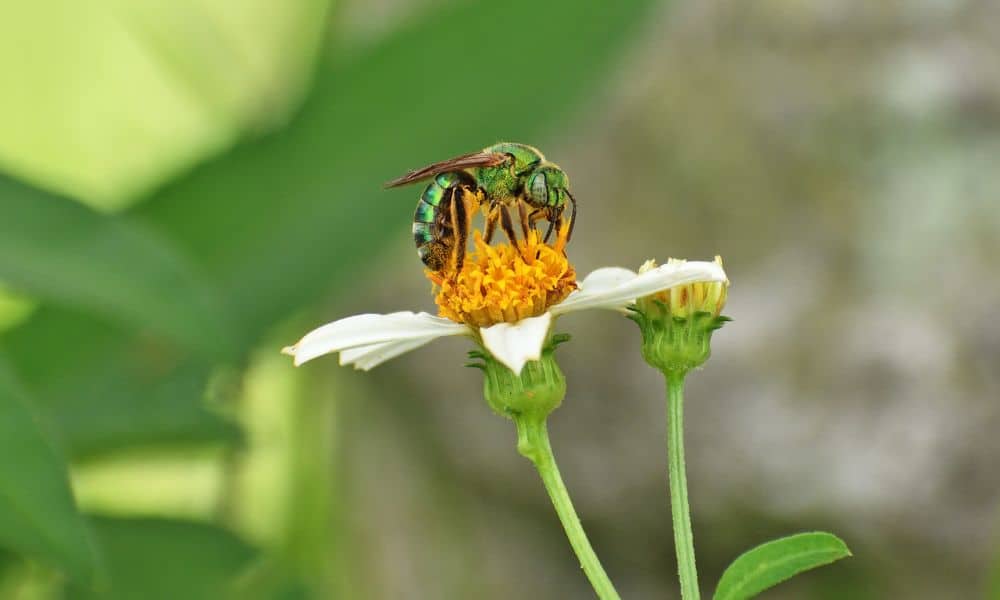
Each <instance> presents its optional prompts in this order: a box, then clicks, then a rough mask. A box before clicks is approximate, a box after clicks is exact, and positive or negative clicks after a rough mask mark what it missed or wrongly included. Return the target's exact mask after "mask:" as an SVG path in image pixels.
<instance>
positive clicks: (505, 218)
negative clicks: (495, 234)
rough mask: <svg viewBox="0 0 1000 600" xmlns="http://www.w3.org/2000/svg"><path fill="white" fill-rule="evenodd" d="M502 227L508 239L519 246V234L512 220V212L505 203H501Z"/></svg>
mask: <svg viewBox="0 0 1000 600" xmlns="http://www.w3.org/2000/svg"><path fill="white" fill-rule="evenodd" d="M500 227H501V228H502V229H503V232H504V233H505V234H507V239H508V240H510V244H511V246H514V247H517V234H515V233H514V223H513V222H512V221H511V220H510V213H509V212H507V207H506V206H503V205H500Z"/></svg>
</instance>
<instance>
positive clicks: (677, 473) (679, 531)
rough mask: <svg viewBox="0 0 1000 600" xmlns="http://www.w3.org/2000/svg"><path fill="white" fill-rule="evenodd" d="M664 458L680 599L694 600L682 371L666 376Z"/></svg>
mask: <svg viewBox="0 0 1000 600" xmlns="http://www.w3.org/2000/svg"><path fill="white" fill-rule="evenodd" d="M667 459H668V462H669V469H668V470H669V474H670V513H671V516H672V517H673V521H674V547H675V550H676V552H677V573H678V576H679V577H680V582H681V598H682V600H698V599H699V591H698V570H697V569H696V568H695V564H694V534H693V533H692V532H691V507H690V506H689V505H688V491H687V473H686V472H685V469H684V374H683V373H670V374H668V375H667Z"/></svg>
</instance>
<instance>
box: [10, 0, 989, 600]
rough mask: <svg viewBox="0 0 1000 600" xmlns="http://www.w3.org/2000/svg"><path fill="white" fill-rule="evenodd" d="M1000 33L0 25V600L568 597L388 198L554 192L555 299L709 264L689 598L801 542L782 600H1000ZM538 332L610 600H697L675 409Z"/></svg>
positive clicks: (723, 19)
mask: <svg viewBox="0 0 1000 600" xmlns="http://www.w3.org/2000/svg"><path fill="white" fill-rule="evenodd" d="M997 23H1000V5H998V4H997V3H995V2H989V1H988V0H981V1H976V0H914V1H910V2H875V3H872V2H862V1H855V0H851V1H847V2H838V3H828V2H818V1H810V2H792V1H787V0H763V1H760V2H753V3H746V2H736V1H727V0H715V1H708V2H687V1H683V0H673V1H669V2H660V1H655V0H619V1H618V2H614V3H610V2H605V1H604V0H558V1H550V2H545V3H535V2H532V1H530V0H507V1H505V2H494V1H485V0H484V1H474V2H461V1H458V0H367V1H362V0H297V1H284V2H278V1H276V0H249V1H248V0H242V1H235V0H180V1H176V0H175V1H170V2H168V1H167V0H139V1H127V0H100V1H97V2H86V3H78V2H71V1H69V0H47V1H45V2H37V3H14V2H7V3H5V4H4V5H3V6H2V7H0V168H2V171H3V175H2V176H0V548H2V552H0V597H3V598H18V599H22V598H23V599H49V598H101V599H106V598H112V599H137V598H143V599H151V598H152V599H155V598H164V599H167V598H170V599H176V598H219V597H226V596H227V595H228V596H232V597H239V598H289V599H291V598H305V599H308V598H349V599H355V598H360V599H372V600H381V599H394V600H395V599H411V598H412V599H466V598H476V599H483V600H492V599H502V598H539V599H549V598H560V599H561V598H588V597H591V594H592V592H591V591H590V589H589V587H588V585H587V582H586V580H585V578H584V577H583V575H582V573H581V572H580V570H579V567H578V566H577V563H576V562H575V559H574V557H573V555H572V554H571V552H570V549H569V546H568V544H567V543H566V540H565V538H564V535H563V532H562V530H561V528H560V526H559V523H558V521H557V520H556V518H555V516H554V514H553V512H552V510H551V507H550V505H549V503H548V499H547V497H546V495H545V493H544V491H543V489H542V487H541V485H540V483H539V481H538V480H537V476H536V473H535V472H534V470H533V469H532V467H531V465H530V464H529V463H528V462H527V461H526V460H524V459H523V458H521V457H520V456H519V455H518V454H517V453H516V451H515V449H514V443H515V437H514V431H513V427H512V426H511V424H510V423H508V422H506V421H505V420H503V419H501V418H499V417H497V416H495V415H493V414H492V413H491V412H490V411H489V409H488V408H487V407H486V405H485V403H484V402H483V401H482V399H481V395H480V392H481V387H480V386H481V381H480V376H479V373H478V372H476V371H474V370H471V369H464V368H462V367H461V365H462V364H463V363H464V362H465V360H464V359H465V356H464V353H465V351H466V350H468V342H467V341H464V340H444V341H440V342H436V343H435V344H433V345H431V346H429V347H427V348H426V349H423V350H421V351H419V352H416V353H414V354H412V355H407V356H404V357H402V358H399V359H397V360H395V361H393V362H392V363H390V364H387V365H385V366H382V367H379V368H378V369H377V370H376V371H374V372H373V373H371V374H364V373H357V372H354V371H351V370H349V369H341V368H339V367H338V366H337V364H336V362H337V361H336V359H334V358H327V359H323V360H318V361H315V362H313V363H310V364H309V365H307V366H305V367H302V368H300V369H297V370H296V369H294V368H293V367H292V365H291V361H290V360H289V359H288V358H287V357H283V356H281V355H279V354H278V349H279V348H281V346H283V345H285V344H287V343H289V342H292V341H294V340H296V339H297V338H298V337H299V336H300V335H301V334H302V333H303V332H305V331H306V330H307V329H310V328H312V327H314V326H316V325H318V324H320V323H323V322H326V321H329V320H333V319H334V318H339V317H342V316H346V315H350V314H354V313H358V312H388V311H394V310H406V309H409V310H429V311H433V309H434V307H433V302H432V297H431V295H430V290H429V284H428V282H427V281H426V280H425V279H424V277H423V275H422V269H421V265H420V263H419V261H418V260H417V258H416V257H415V255H414V251H413V248H412V242H411V239H410V235H409V227H410V219H411V217H412V210H413V205H414V203H415V199H416V197H417V194H418V193H419V189H417V188H415V187H414V188H406V189H403V190H394V191H392V192H386V191H382V189H381V184H382V182H383V181H386V180H387V179H389V178H391V177H394V176H396V175H399V174H401V173H402V172H404V171H406V170H407V169H409V168H412V167H417V166H420V165H423V164H426V163H428V162H432V161H435V160H439V159H442V158H445V157H448V156H452V155H455V154H460V153H464V152H468V151H472V150H476V149H479V148H482V147H484V146H486V145H489V144H491V143H493V142H495V141H498V140H515V141H522V142H527V143H531V144H534V145H537V146H539V147H540V148H542V149H543V150H544V151H545V153H546V154H547V155H548V157H549V158H550V159H552V160H554V161H556V162H557V163H559V164H560V165H561V166H562V167H564V168H565V169H566V171H567V172H568V173H569V175H570V177H571V178H572V180H573V190H574V193H575V195H576V197H577V198H578V200H579V201H580V207H581V208H580V217H579V220H578V224H577V229H576V233H575V236H574V240H573V243H572V244H571V246H570V256H571V258H572V259H573V260H574V262H575V264H576V267H577V271H578V272H580V273H586V272H589V271H590V270H591V269H593V268H597V267H599V266H606V265H612V264H616V265H621V266H627V267H632V268H635V267H637V266H638V265H639V264H641V262H642V261H643V260H645V259H646V258H649V257H656V258H658V259H660V260H664V259H666V258H667V257H668V256H676V257H687V258H692V259H710V258H711V257H712V256H714V255H715V254H721V255H723V257H724V258H725V261H726V267H727V272H728V273H729V275H730V277H731V279H732V281H733V286H732V288H731V290H730V305H729V308H728V309H727V311H726V312H727V313H728V314H729V315H730V316H731V317H733V318H734V319H735V321H734V322H733V323H731V324H729V325H727V326H726V327H725V329H723V330H722V331H720V332H719V333H717V334H716V336H715V344H714V357H713V359H712V360H711V361H710V362H709V363H708V364H707V365H706V367H705V368H704V369H703V370H701V371H699V372H697V373H695V374H693V375H692V376H691V377H689V391H688V403H687V411H686V412H687V429H688V449H687V455H688V471H689V477H690V493H691V502H692V507H693V519H694V531H695V539H696V541H697V546H696V547H697V550H698V561H699V570H700V572H701V575H702V582H703V586H704V588H705V591H706V593H707V592H709V591H710V590H711V589H712V587H713V585H714V582H715V581H716V580H717V578H718V576H719V574H720V573H721V571H722V569H723V568H724V567H725V565H726V564H728V562H729V561H730V560H732V559H733V558H734V557H735V556H736V555H737V554H739V553H740V552H742V551H744V550H746V549H748V548H749V547H751V546H753V545H756V544H758V543H760V542H763V541H765V540H767V539H770V538H773V537H776V536H779V535H784V534H789V533H793V532H796V531H802V530H811V529H824V530H829V531H832V532H835V533H837V534H838V535H840V536H842V537H843V538H844V539H845V540H846V541H847V543H848V544H849V545H850V546H851V548H852V550H853V551H854V557H853V558H852V559H850V560H847V561H843V562H841V563H838V564H836V565H834V566H831V567H826V568H824V569H821V570H818V571H815V572H811V573H809V574H807V575H804V576H801V577H799V578H797V579H795V580H794V581H792V582H789V583H786V584H783V585H782V586H779V587H777V588H775V589H774V590H772V591H770V592H767V593H766V594H765V595H766V597H767V598H773V599H775V600H780V599H792V598H807V599H817V600H825V599H840V598H852V599H858V600H867V599H884V598H913V599H923V598H934V599H939V598H963V599H965V598H1000V577H997V575H996V574H997V573H998V572H1000V571H997V568H996V567H997V564H998V552H1000V535H998V534H1000V531H998V525H1000V510H998V509H1000V470H998V469H997V465H998V464H1000V462H998V461H1000V436H997V435H996V433H995V432H996V431H997V429H998V428H1000V404H998V400H1000V324H998V322H997V320H996V319H995V318H993V317H994V315H993V314H992V310H993V309H994V307H995V306H996V305H997V304H998V303H1000V277H998V269H997V267H996V257H997V256H998V254H1000V169H997V164H998V163H997V156H1000V37H998V36H997V35H996V34H997V28H996V24H997ZM559 329H560V330H562V331H566V332H569V333H572V334H573V341H572V342H571V343H569V344H567V345H565V346H563V347H562V348H561V349H560V351H559V356H560V359H561V360H560V362H561V364H562V365H563V368H564V370H565V371H566V373H567V377H568V381H569V394H568V397H567V399H566V401H565V403H564V405H563V407H562V408H561V409H560V410H559V411H557V412H556V413H555V414H554V415H553V417H552V419H551V422H550V429H551V432H552V436H553V444H554V447H555V451H556V454H557V456H558V457H559V459H560V462H561V464H562V470H563V475H564V477H565V478H566V480H567V484H568V486H569V488H570V490H571V492H572V493H573V497H574V501H575V503H576V505H577V509H578V512H579V513H580V514H581V517H582V518H583V521H584V525H585V527H586V528H587V530H588V532H589V533H590V536H591V540H592V541H593V543H594V545H595V547H596V549H597V551H598V554H599V555H600V556H601V557H602V560H603V562H604V564H605V566H606V568H607V570H608V571H609V573H610V574H611V576H612V579H614V581H615V582H616V584H617V586H618V588H619V591H620V592H621V594H622V596H623V597H625V598H636V599H642V598H677V597H678V587H677V583H676V575H675V574H676V567H675V563H674V557H673V550H672V546H673V544H672V536H671V532H670V518H669V510H668V504H667V494H666V475H665V473H666V457H665V452H664V444H663V436H664V427H665V423H664V412H665V409H664V399H663V395H662V382H661V380H660V376H659V375H658V374H657V373H655V372H653V371H652V370H651V369H649V368H648V367H646V366H645V365H644V363H643V362H642V360H641V357H640V354H639V341H638V340H639V336H638V331H637V329H636V328H635V327H634V325H632V324H631V323H629V322H628V321H626V320H624V319H622V318H620V317H618V316H616V315H614V314H610V313H609V314H600V313H598V314H587V313H584V314H581V315H572V316H570V317H566V318H565V319H562V320H560V322H559Z"/></svg>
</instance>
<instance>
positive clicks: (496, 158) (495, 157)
mask: <svg viewBox="0 0 1000 600" xmlns="http://www.w3.org/2000/svg"><path fill="white" fill-rule="evenodd" d="M509 158H510V157H509V156H507V155H506V154H501V153H499V152H472V153H470V154H463V155H461V156H456V157H455V158H449V159H448V160H442V161H441V162H436V163H434V164H432V165H427V166H426V167H423V168H420V169H415V170H413V171H410V172H409V173H407V174H406V175H403V176H402V177H399V178H398V179H393V180H392V181H389V182H387V183H386V184H385V187H387V188H394V187H399V186H401V185H406V184H408V183H413V182H415V181H420V180H421V179H427V178H429V177H434V176H435V175H438V174H439V173H448V172H451V171H461V170H462V169H471V168H473V167H495V166H497V165H502V164H503V163H505V162H507V160H509Z"/></svg>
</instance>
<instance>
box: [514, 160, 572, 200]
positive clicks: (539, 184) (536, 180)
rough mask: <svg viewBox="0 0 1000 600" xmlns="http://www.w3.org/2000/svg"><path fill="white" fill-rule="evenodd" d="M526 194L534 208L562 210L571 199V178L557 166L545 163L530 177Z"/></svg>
mask: <svg viewBox="0 0 1000 600" xmlns="http://www.w3.org/2000/svg"><path fill="white" fill-rule="evenodd" d="M524 193H525V196H526V199H527V201H528V204H531V205H532V206H536V207H539V208H542V207H550V208H561V207H563V206H565V205H566V200H567V198H568V197H569V178H568V177H566V173H564V172H563V170H562V169H560V168H559V167H557V166H556V165H554V164H552V163H545V164H542V165H540V166H538V167H537V168H535V170H533V171H532V172H531V175H529V176H528V181H527V183H526V185H525V187H524Z"/></svg>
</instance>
